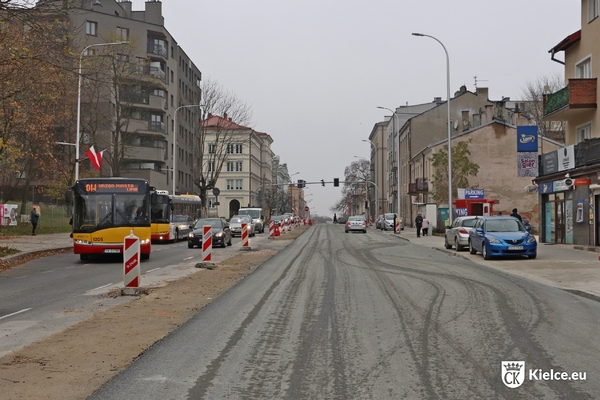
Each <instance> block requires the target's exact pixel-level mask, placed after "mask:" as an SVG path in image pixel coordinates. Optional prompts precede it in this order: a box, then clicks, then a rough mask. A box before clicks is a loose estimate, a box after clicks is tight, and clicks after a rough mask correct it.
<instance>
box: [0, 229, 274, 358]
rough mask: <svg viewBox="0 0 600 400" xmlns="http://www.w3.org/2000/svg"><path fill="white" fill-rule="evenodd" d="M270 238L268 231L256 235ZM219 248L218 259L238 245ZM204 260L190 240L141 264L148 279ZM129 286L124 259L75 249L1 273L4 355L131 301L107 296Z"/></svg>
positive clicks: (160, 248)
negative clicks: (84, 255) (88, 255)
mask: <svg viewBox="0 0 600 400" xmlns="http://www.w3.org/2000/svg"><path fill="white" fill-rule="evenodd" d="M252 240H253V241H256V240H267V235H257V236H256V237H255V238H252ZM232 242H233V244H234V245H233V246H232V247H227V248H224V249H222V248H214V249H213V259H215V260H218V259H219V257H222V256H223V255H224V254H225V253H232V252H233V251H235V250H237V249H236V247H238V248H239V246H236V244H239V243H240V242H241V239H240V238H233V239H232ZM200 261H202V250H201V249H200V248H198V247H194V248H193V249H188V247H187V241H180V242H176V243H171V244H160V245H152V254H151V257H150V259H149V260H147V261H143V262H141V263H140V268H141V273H142V275H144V278H143V281H142V283H143V284H146V285H147V284H148V282H153V280H152V279H153V276H157V277H158V276H160V279H163V280H164V279H169V278H176V277H177V276H178V274H182V273H185V272H184V271H182V270H181V269H179V268H178V266H179V265H180V264H181V263H186V262H187V263H197V262H200ZM122 287H123V259H122V257H120V256H115V257H111V258H107V259H95V260H91V261H85V262H84V261H80V260H79V256H77V255H74V254H59V255H55V256H50V257H44V258H39V259H36V260H32V261H30V262H28V263H27V264H24V265H21V266H18V267H16V268H13V269H10V270H7V271H5V272H3V273H2V274H0V332H1V333H2V336H1V340H0V357H1V356H4V355H5V354H7V353H9V352H11V351H14V350H16V349H19V348H21V347H23V346H26V345H28V344H30V343H32V342H35V341H37V340H40V339H42V338H44V337H46V336H49V335H51V334H53V333H56V332H60V331H62V330H63V329H65V328H67V327H69V326H71V325H74V324H76V323H77V322H80V321H82V320H84V319H86V318H87V317H89V316H90V315H92V314H93V313H95V312H98V311H100V310H103V309H106V308H108V307H111V306H114V305H116V304H120V303H123V302H126V301H130V300H132V299H133V298H132V297H117V298H111V297H106V296H103V294H106V293H107V292H108V291H109V290H111V289H115V288H122Z"/></svg>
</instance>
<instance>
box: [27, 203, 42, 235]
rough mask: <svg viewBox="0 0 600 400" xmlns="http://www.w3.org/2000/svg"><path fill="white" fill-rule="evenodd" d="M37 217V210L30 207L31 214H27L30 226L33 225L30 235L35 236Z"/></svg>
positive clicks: (38, 217)
mask: <svg viewBox="0 0 600 400" xmlns="http://www.w3.org/2000/svg"><path fill="white" fill-rule="evenodd" d="M39 219H40V214H39V213H38V212H37V209H36V208H35V207H33V208H32V209H31V214H29V220H30V221H31V226H32V227H33V228H32V230H31V236H35V228H37V224H38V221H39Z"/></svg>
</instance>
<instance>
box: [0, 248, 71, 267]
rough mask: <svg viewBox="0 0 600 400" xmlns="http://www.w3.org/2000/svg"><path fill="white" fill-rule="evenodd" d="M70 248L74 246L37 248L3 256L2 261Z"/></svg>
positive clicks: (0, 259)
mask: <svg viewBox="0 0 600 400" xmlns="http://www.w3.org/2000/svg"><path fill="white" fill-rule="evenodd" d="M70 249H73V246H69V247H56V248H52V249H45V250H36V251H23V252H20V253H18V254H11V255H10V256H5V257H1V258H0V263H3V262H11V261H18V260H19V259H21V258H24V257H25V256H28V255H35V254H42V253H46V252H48V251H58V250H70Z"/></svg>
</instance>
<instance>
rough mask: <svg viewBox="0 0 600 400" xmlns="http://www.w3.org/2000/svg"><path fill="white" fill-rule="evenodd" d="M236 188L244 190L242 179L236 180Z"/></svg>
mask: <svg viewBox="0 0 600 400" xmlns="http://www.w3.org/2000/svg"><path fill="white" fill-rule="evenodd" d="M235 190H242V179H236V180H235Z"/></svg>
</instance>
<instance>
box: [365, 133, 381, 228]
mask: <svg viewBox="0 0 600 400" xmlns="http://www.w3.org/2000/svg"><path fill="white" fill-rule="evenodd" d="M362 141H363V142H367V143H369V144H370V145H371V147H372V148H373V149H374V150H375V163H374V164H375V166H374V168H373V175H374V176H373V180H374V181H375V184H376V185H377V186H379V182H377V155H378V154H377V146H375V144H373V142H371V141H370V140H366V139H363V140H362ZM375 207H376V208H377V209H376V210H375V213H374V217H377V215H378V214H379V197H377V198H376V199H375Z"/></svg>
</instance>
